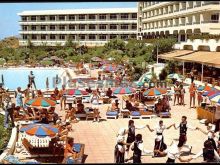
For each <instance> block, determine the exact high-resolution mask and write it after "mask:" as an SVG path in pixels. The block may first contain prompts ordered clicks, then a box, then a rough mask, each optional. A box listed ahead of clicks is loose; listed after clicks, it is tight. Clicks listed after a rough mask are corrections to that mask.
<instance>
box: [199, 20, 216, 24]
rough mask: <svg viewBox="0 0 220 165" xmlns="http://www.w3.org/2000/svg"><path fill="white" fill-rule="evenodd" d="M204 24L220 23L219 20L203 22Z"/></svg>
mask: <svg viewBox="0 0 220 165" xmlns="http://www.w3.org/2000/svg"><path fill="white" fill-rule="evenodd" d="M201 23H202V24H204V23H219V20H209V21H202V22H201Z"/></svg>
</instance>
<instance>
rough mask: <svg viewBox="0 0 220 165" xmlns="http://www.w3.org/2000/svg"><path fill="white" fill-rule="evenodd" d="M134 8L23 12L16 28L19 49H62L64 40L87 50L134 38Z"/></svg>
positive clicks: (135, 18) (135, 33)
mask: <svg viewBox="0 0 220 165" xmlns="http://www.w3.org/2000/svg"><path fill="white" fill-rule="evenodd" d="M137 11H138V9H137V8H106V9H73V10H41V11H23V12H21V13H18V15H19V16H20V21H19V24H20V26H21V30H20V31H19V34H20V36H21V39H20V40H19V44H20V45H21V46H25V45H27V41H28V39H30V40H31V42H32V43H33V44H34V45H48V46H49V45H51V46H56V45H57V44H61V45H64V44H65V42H66V40H67V37H71V38H72V40H73V41H75V42H80V44H83V45H87V46H95V45H96V46H101V45H103V44H105V43H106V42H107V41H108V40H110V39H113V38H116V37H117V38H120V39H123V40H126V39H129V38H137V13H138V12H137Z"/></svg>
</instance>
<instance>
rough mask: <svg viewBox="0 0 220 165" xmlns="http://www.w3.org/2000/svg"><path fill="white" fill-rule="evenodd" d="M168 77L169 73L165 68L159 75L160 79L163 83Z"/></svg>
mask: <svg viewBox="0 0 220 165" xmlns="http://www.w3.org/2000/svg"><path fill="white" fill-rule="evenodd" d="M167 75H168V72H167V69H166V68H163V70H162V71H161V73H160V74H159V78H160V81H163V80H165V79H166V77H167Z"/></svg>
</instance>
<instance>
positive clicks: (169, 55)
mask: <svg viewBox="0 0 220 165" xmlns="http://www.w3.org/2000/svg"><path fill="white" fill-rule="evenodd" d="M192 52H193V51H192V50H174V51H172V52H169V53H164V54H160V55H158V57H159V58H162V59H165V60H172V59H174V57H178V56H183V55H187V54H189V53H192Z"/></svg>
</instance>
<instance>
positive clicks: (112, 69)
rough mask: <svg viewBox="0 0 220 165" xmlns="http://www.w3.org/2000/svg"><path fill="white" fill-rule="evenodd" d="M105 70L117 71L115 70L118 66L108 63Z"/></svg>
mask: <svg viewBox="0 0 220 165" xmlns="http://www.w3.org/2000/svg"><path fill="white" fill-rule="evenodd" d="M104 71H106V72H115V71H117V67H116V66H113V65H108V66H106V67H105V68H104Z"/></svg>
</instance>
